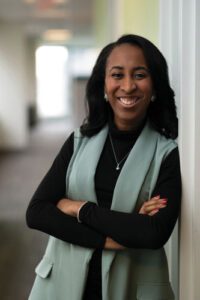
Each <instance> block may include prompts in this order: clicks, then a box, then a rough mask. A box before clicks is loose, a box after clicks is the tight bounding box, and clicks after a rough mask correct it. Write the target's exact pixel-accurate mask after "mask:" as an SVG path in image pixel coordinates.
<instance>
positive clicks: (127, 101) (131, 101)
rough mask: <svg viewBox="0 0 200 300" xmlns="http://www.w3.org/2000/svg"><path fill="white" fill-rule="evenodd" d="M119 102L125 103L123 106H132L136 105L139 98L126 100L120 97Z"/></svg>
mask: <svg viewBox="0 0 200 300" xmlns="http://www.w3.org/2000/svg"><path fill="white" fill-rule="evenodd" d="M119 100H120V101H121V102H122V103H123V104H125V105H132V104H134V103H136V102H137V98H136V97H134V98H130V97H129V98H126V97H120V98H119Z"/></svg>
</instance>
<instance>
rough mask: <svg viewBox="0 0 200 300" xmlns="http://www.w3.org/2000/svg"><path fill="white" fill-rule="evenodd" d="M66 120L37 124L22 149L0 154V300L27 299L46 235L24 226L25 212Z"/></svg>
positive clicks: (66, 130) (61, 137) (64, 131)
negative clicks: (27, 142) (27, 144)
mask: <svg viewBox="0 0 200 300" xmlns="http://www.w3.org/2000/svg"><path fill="white" fill-rule="evenodd" d="M70 131H71V128H70V126H69V124H67V122H66V121H58V120H57V121H48V122H47V121H46V122H42V123H40V124H39V125H38V126H37V127H36V128H34V129H33V130H32V132H31V134H30V140H29V146H28V148H27V149H26V150H24V151H22V152H9V153H0V239H1V243H0V299H1V300H27V299H28V294H29V292H30V289H31V286H32V284H33V280H34V277H35V274H34V269H35V266H36V264H37V263H38V261H39V260H40V258H41V256H42V254H43V251H44V249H45V246H46V241H47V236H46V235H45V234H43V233H41V232H37V231H34V230H31V229H29V228H27V226H26V222H25V212H26V208H27V205H28V202H29V201H30V198H31V196H32V194H33V192H34V190H35V189H36V187H37V185H38V184H39V182H40V180H41V179H42V177H43V176H44V174H45V173H46V171H47V169H48V168H49V167H50V165H51V163H52V161H53V159H54V157H55V155H56V154H57V152H58V151H59V149H60V147H61V146H62V144H63V142H64V141H65V139H66V138H67V136H68V135H69V132H70Z"/></svg>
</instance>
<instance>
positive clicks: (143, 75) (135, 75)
mask: <svg viewBox="0 0 200 300" xmlns="http://www.w3.org/2000/svg"><path fill="white" fill-rule="evenodd" d="M146 77H147V74H146V73H142V72H137V73H135V74H134V78H136V79H139V80H140V79H143V78H146Z"/></svg>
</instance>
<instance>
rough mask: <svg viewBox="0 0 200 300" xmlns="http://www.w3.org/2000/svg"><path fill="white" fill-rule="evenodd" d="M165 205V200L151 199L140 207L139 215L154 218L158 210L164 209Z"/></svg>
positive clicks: (157, 197) (158, 197)
mask: <svg viewBox="0 0 200 300" xmlns="http://www.w3.org/2000/svg"><path fill="white" fill-rule="evenodd" d="M166 205H167V199H166V198H160V196H156V197H153V198H151V199H150V200H148V201H145V202H144V203H143V204H142V207H141V208H140V210H139V214H142V215H148V216H154V215H155V214H156V213H158V212H159V210H160V209H162V208H165V207H166Z"/></svg>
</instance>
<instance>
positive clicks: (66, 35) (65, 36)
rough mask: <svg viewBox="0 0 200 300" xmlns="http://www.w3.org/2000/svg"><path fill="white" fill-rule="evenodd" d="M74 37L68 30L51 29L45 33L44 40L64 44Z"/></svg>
mask: <svg viewBox="0 0 200 300" xmlns="http://www.w3.org/2000/svg"><path fill="white" fill-rule="evenodd" d="M71 37H72V33H71V31H70V30H67V29H49V30H47V31H45V32H44V34H43V39H45V40H46V41H55V42H56V41H57V42H64V41H67V40H69V39H70V38H71Z"/></svg>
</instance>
